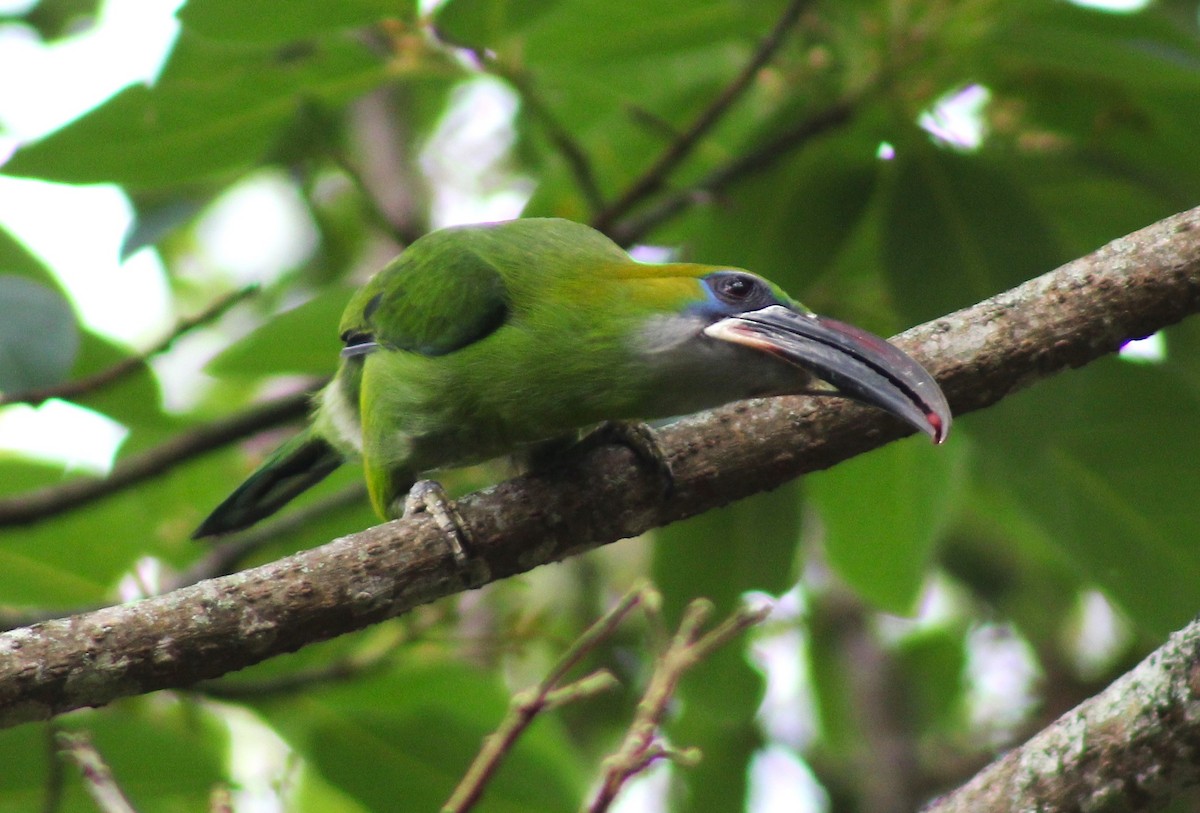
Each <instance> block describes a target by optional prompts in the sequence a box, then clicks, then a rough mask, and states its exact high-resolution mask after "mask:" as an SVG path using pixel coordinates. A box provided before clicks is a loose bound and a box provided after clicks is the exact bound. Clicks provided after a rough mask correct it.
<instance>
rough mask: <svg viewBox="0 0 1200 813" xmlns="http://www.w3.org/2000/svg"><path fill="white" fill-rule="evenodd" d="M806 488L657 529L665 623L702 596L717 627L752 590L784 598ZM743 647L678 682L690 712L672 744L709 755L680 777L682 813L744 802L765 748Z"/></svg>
mask: <svg viewBox="0 0 1200 813" xmlns="http://www.w3.org/2000/svg"><path fill="white" fill-rule="evenodd" d="M799 488H800V486H799V483H798V482H795V483H789V484H788V485H785V486H783V487H781V488H779V489H776V490H775V491H772V492H770V493H767V494H757V495H755V496H753V497H750V498H748V499H745V500H742V501H740V502H737V503H735V504H733V505H730V506H726V507H725V508H720V509H717V510H715V511H709V512H708V513H705V514H701V515H700V516H698V517H693V518H691V519H688V520H685V521H683V522H678V523H675V524H674V525H669V526H667V527H666V528H661V529H659V530H657V531H656V532H655V546H654V567H653V578H654V583H655V584H656V585H657V586H658V588H659V590H661V591H662V594H663V609H664V613H665V615H666V617H667V619H668V623H670V624H675V623H677V621H678V619H679V617H680V614H681V612H682V610H683V608H684V607H685V606H686V605H687V604H688V603H689V602H690V601H691V600H692V599H694V598H697V597H704V598H708V599H710V600H712V601H713V602H714V603H715V604H716V606H717V612H716V615H715V616H714V618H713V620H712V621H711V622H710V624H715V623H717V622H718V621H719V620H720V619H721V618H723V617H724V616H725V615H727V614H728V613H729V612H731V611H732V610H733V609H734V608H735V607H737V606H739V605H740V603H741V601H742V596H743V594H744V593H746V592H747V591H751V590H757V591H763V592H767V593H771V594H779V593H783V592H785V591H786V590H787V589H788V588H790V587H791V586H792V584H794V583H795V572H796V571H795V562H796V547H797V545H798V544H799V541H800V493H799ZM746 645H747V640H746V639H742V640H734V641H731V642H730V643H728V644H727V645H726V646H724V647H722V648H721V649H720V650H718V651H716V652H714V653H713V654H712V656H711V657H709V658H707V659H706V660H705V661H704V662H703V663H700V664H698V665H697V666H696V667H695V668H693V669H691V670H689V672H688V673H687V675H686V676H685V678H684V681H683V683H682V684H681V685H680V688H679V692H678V696H679V698H680V701H681V705H682V708H683V714H682V715H681V716H680V718H679V719H678V720H677V721H676V722H675V723H674V724H673V725H672V726H671V736H672V739H673V740H675V741H677V742H678V743H679V744H680V745H685V746H695V747H697V748H699V749H700V750H701V752H702V753H703V754H704V761H703V762H702V763H701V764H700V765H699V766H698V767H697V768H696V769H694V770H692V771H689V772H687V773H686V774H685V775H684V776H683V781H684V782H685V784H686V786H687V787H688V788H689V793H688V801H687V804H686V805H685V807H684V808H683V809H687V810H692V811H709V810H712V811H716V810H730V809H733V807H734V806H740V805H741V804H742V803H743V800H744V799H745V795H746V776H747V769H748V767H749V764H750V760H751V758H752V757H753V755H754V753H755V751H756V750H757V749H758V747H759V745H760V744H761V734H760V733H759V732H758V730H757V727H756V726H755V724H754V723H753V718H754V712H755V710H756V709H757V708H758V705H759V703H760V702H761V700H762V692H763V678H762V675H761V674H759V673H758V672H757V671H756V670H754V669H753V668H752V667H751V666H750V664H749V663H748V661H747V660H746V656H745V651H746Z"/></svg>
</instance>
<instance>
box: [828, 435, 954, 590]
mask: <svg viewBox="0 0 1200 813" xmlns="http://www.w3.org/2000/svg"><path fill="white" fill-rule="evenodd" d="M964 452H965V446H964V444H963V442H962V441H957V440H956V441H952V442H951V444H950V445H949V446H946V447H942V448H937V447H934V446H931V445H930V444H929V443H927V442H926V441H925V438H909V439H907V440H904V441H901V442H898V443H893V444H891V445H889V446H886V447H884V448H882V449H877V450H876V451H874V452H871V453H870V454H866V455H861V456H859V457H857V458H855V459H853V460H847V461H846V462H844V463H842V464H840V465H838V466H835V467H834V468H832V469H830V470H829V471H824V472H819V473H817V474H814V475H812V476H810V477H809V478H808V487H809V493H810V494H811V497H812V500H813V503H814V505H815V506H816V508H817V510H818V513H819V514H820V516H821V519H822V521H823V524H824V528H825V548H826V553H827V555H828V557H829V562H830V564H831V565H833V567H834V569H836V570H837V571H838V573H840V574H841V576H842V577H843V578H844V579H845V580H846V581H847V582H848V583H849V584H850V585H851V586H852V587H853V588H854V589H855V590H856V591H857V592H858V593H859V594H860V595H861V596H863V597H864V598H866V599H867V600H868V601H869V602H871V603H872V604H873V605H875V606H876V607H878V608H879V609H882V610H886V611H888V612H891V613H897V614H906V613H910V612H912V611H913V609H914V603H915V601H916V600H917V598H918V596H919V594H920V591H921V586H922V585H923V584H924V581H925V576H926V572H927V569H928V566H929V562H930V559H931V556H932V553H933V545H934V542H935V541H936V539H937V537H938V535H939V533H940V532H941V530H942V529H943V528H944V527H945V524H946V520H947V519H948V517H949V513H950V511H951V510H952V508H953V507H954V505H955V502H956V497H957V495H958V491H959V489H958V488H957V486H958V485H959V484H961V483H962V480H963V477H964V475H965V468H966V466H965V464H966V459H965V456H964Z"/></svg>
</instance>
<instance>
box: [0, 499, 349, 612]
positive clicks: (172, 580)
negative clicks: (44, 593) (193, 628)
mask: <svg viewBox="0 0 1200 813" xmlns="http://www.w3.org/2000/svg"><path fill="white" fill-rule="evenodd" d="M366 497H367V487H366V484H365V483H361V482H359V483H352V484H351V485H349V486H347V487H346V488H343V489H342V490H341V491H338V492H337V493H335V494H330V495H329V496H328V497H324V498H322V499H320V500H317V501H315V502H313V503H312V504H311V505H306V506H304V507H303V508H298V509H296V510H294V511H289V512H287V513H286V514H284V515H283V516H282V517H280V518H279V519H277V520H275V521H274V522H267V523H264V524H262V525H256V526H254V527H253V528H250V529H249V530H246V531H243V532H241V533H238V534H234V535H232V536H229V537H226V538H225V539H223V540H222V541H221V542H219V543H217V544H215V545H213V546H212V550H210V551H209V552H208V553H206V554H205V555H204V556H201V557H200V558H199V559H197V560H196V561H195V562H193V563H192V564H191V565H189V566H188V567H187V568H186V569H185V570H181V571H179V572H178V573H176V574H174V575H170V576H168V577H167V578H164V579H163V580H162V583H161V585H160V589H159V590H158V591H156V592H157V593H158V594H161V593H169V592H170V591H172V590H178V589H180V588H181V587H187V586H188V585H192V584H195V583H196V582H200V581H204V580H205V579H212V578H215V577H217V576H224V575H225V574H227V573H232V572H233V571H234V570H236V569H237V565H238V563H239V562H242V561H244V560H245V559H246V557H248V556H250V555H251V554H253V553H254V552H255V551H258V550H261V549H262V548H264V547H266V546H267V545H269V544H271V543H272V542H276V541H278V540H280V539H283V538H286V537H288V536H290V535H291V534H293V533H295V532H297V531H300V530H302V529H303V528H305V527H306V526H307V525H309V524H311V523H313V522H315V521H317V520H319V519H321V518H322V517H324V516H325V515H326V514H328V513H330V512H332V511H337V510H339V509H341V508H347V507H349V506H352V505H356V504H361V503H365V501H366ZM107 606H108V605H107V604H88V605H77V606H74V607H34V608H22V609H20V610H18V609H11V610H9V609H4V608H3V607H0V632H2V631H4V630H10V629H15V628H16V627H27V626H29V625H31V624H40V623H41V622H43V621H49V620H51V619H53V618H62V617H64V616H68V615H78V614H79V613H90V612H93V611H95V610H98V609H100V608H101V607H107Z"/></svg>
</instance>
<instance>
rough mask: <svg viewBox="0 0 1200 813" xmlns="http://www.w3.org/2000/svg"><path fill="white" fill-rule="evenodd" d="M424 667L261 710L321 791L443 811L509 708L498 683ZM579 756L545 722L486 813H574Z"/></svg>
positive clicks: (527, 739) (493, 789) (470, 672)
mask: <svg viewBox="0 0 1200 813" xmlns="http://www.w3.org/2000/svg"><path fill="white" fill-rule="evenodd" d="M419 661H420V658H419V657H418V656H417V655H416V653H415V652H414V656H413V657H412V658H406V659H405V663H404V664H403V665H401V666H399V667H397V668H396V669H394V670H392V671H390V672H388V673H386V674H383V675H378V676H375V677H371V678H364V679H361V680H358V681H354V682H352V683H345V684H340V685H334V684H330V685H326V686H318V687H316V688H314V689H312V690H310V691H308V692H306V693H305V694H303V695H300V696H297V697H295V698H289V699H286V700H280V701H276V702H264V703H263V704H262V705H261V706H260V708H261V711H262V712H263V714H265V715H266V716H267V718H268V719H270V720H271V721H273V722H274V723H275V724H276V726H277V727H278V729H279V730H280V732H281V733H282V734H283V735H284V736H285V737H286V738H287V739H288V740H289V742H291V744H292V745H293V747H295V748H296V749H297V750H298V751H299V752H300V753H301V754H302V755H304V757H305V758H306V759H307V760H308V761H309V763H310V764H311V766H312V767H313V768H314V769H315V770H317V771H319V772H320V775H321V777H322V779H323V780H324V781H325V782H328V783H330V784H331V785H333V786H334V787H336V788H338V789H340V790H341V791H342V792H343V793H345V794H347V795H348V796H350V797H351V798H353V799H355V800H357V801H358V802H359V803H360V804H362V805H363V806H364V807H366V808H368V809H370V810H379V811H385V810H394V809H396V807H397V804H398V798H400V797H402V800H403V804H402V806H403V807H404V808H405V809H411V810H437V809H438V808H439V806H440V805H441V804H442V803H443V802H445V801H446V799H447V798H448V797H449V795H450V792H451V791H452V790H453V788H454V786H455V784H456V783H457V782H458V780H459V778H460V777H461V776H462V774H463V772H464V771H465V770H466V768H467V766H468V765H469V763H470V761H471V760H472V759H473V758H474V756H475V753H476V751H478V749H479V745H480V742H481V741H482V738H483V736H484V735H485V734H486V733H488V732H489V731H491V730H492V729H494V728H495V726H496V725H498V724H499V722H500V720H501V719H502V717H503V715H504V713H505V709H506V707H507V704H508V701H507V696H506V693H505V692H504V691H503V690H502V689H501V688H500V685H499V683H498V682H497V681H496V679H495V678H494V677H493V676H492V675H489V674H487V673H481V672H479V671H478V670H476V669H473V668H469V667H467V666H465V665H462V664H458V663H454V662H449V661H445V662H432V663H421V662H419ZM573 753H574V749H573V747H572V746H571V745H570V742H569V739H568V738H567V735H566V731H565V730H564V729H563V728H562V726H561V725H560V724H558V722H557V720H556V719H555V718H554V716H553V715H547V716H546V718H544V719H539V720H538V721H537V723H536V724H535V725H534V726H533V727H531V728H530V730H528V731H527V732H526V734H525V735H524V736H522V738H521V739H520V740H519V741H518V743H517V746H516V747H515V748H514V750H513V751H512V752H511V753H510V754H509V757H508V759H506V760H505V763H504V765H503V766H502V767H501V769H500V771H499V773H498V774H497V775H496V776H495V777H494V778H493V780H492V782H491V783H489V785H488V791H487V794H486V796H485V799H486V809H488V810H495V811H512V812H513V813H517V811H539V810H545V811H558V810H571V809H574V808H575V806H576V805H577V804H578V802H579V799H581V798H582V794H583V791H584V787H585V786H584V781H585V777H584V776H583V774H582V772H581V770H580V766H579V765H578V763H577V761H576V760H575V759H574V758H573ZM366 766H369V770H367V769H364V768H365V767H366ZM398 789H402V790H401V791H398ZM398 793H399V797H398Z"/></svg>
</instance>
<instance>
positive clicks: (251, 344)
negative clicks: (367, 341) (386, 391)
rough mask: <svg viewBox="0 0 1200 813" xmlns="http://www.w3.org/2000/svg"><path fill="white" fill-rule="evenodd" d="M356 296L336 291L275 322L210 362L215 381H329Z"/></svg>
mask: <svg viewBox="0 0 1200 813" xmlns="http://www.w3.org/2000/svg"><path fill="white" fill-rule="evenodd" d="M352 294H353V291H351V290H349V289H347V288H341V287H333V288H330V289H328V290H326V291H323V292H322V293H320V294H318V295H317V296H316V297H314V298H313V299H310V300H309V301H308V302H305V303H304V304H303V305H300V306H299V307H296V308H293V309H292V310H290V311H285V312H284V313H281V314H279V315H278V316H276V317H274V318H273V319H271V321H269V322H267V323H266V324H265V325H263V326H262V327H260V328H258V329H257V330H255V331H254V332H252V333H251V334H250V335H249V336H246V337H245V338H244V339H242V340H240V341H238V342H236V343H235V344H233V345H231V346H230V347H228V348H226V349H225V350H224V351H222V352H221V354H220V355H218V356H217V357H216V358H214V359H213V360H212V361H211V362H209V366H208V369H209V371H210V372H212V373H214V374H217V375H249V376H256V375H258V376H261V375H275V374H279V373H310V374H312V375H329V374H331V373H332V372H333V370H334V368H335V367H337V358H338V352H339V351H340V350H341V343H340V342H339V341H338V335H337V333H338V323H339V322H340V321H341V318H342V311H344V310H345V309H346V303H348V302H349V301H350V296H351V295H352Z"/></svg>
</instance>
